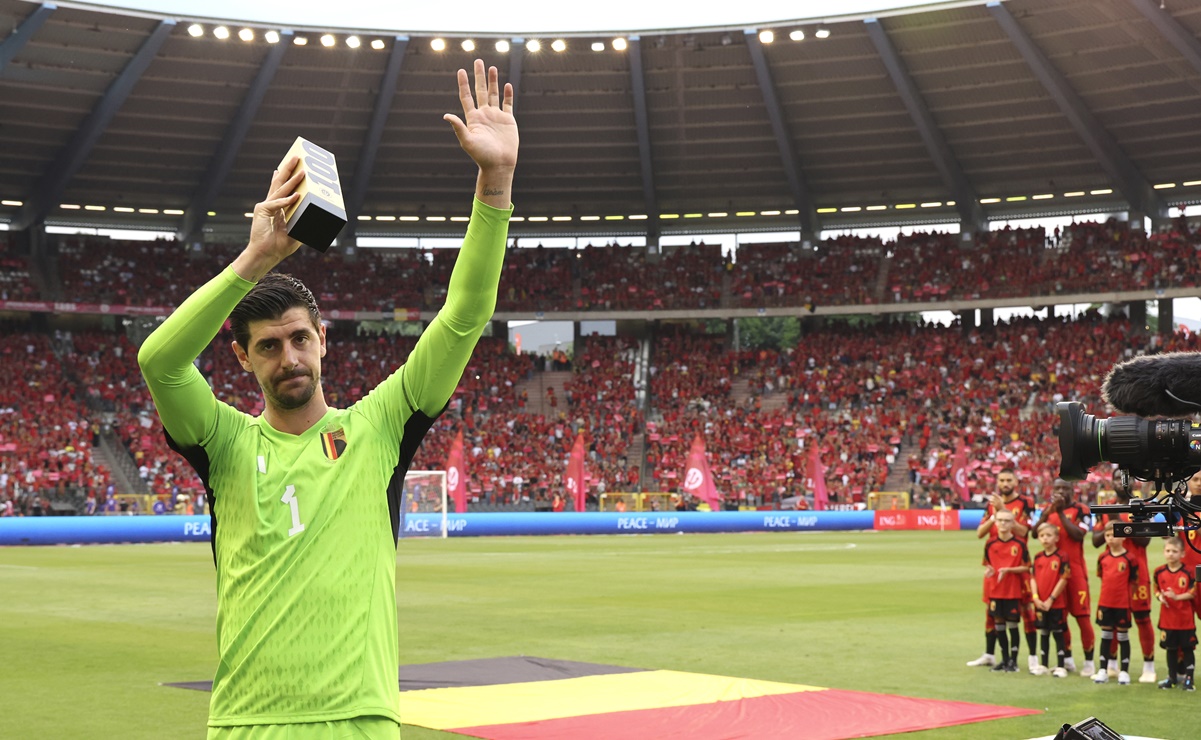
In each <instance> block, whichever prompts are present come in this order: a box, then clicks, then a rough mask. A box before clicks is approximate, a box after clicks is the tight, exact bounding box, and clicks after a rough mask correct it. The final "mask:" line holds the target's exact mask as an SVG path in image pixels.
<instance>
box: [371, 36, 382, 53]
mask: <svg viewBox="0 0 1201 740" xmlns="http://www.w3.org/2000/svg"><path fill="white" fill-rule="evenodd" d="M371 48H372V49H375V50H376V51H379V50H380V49H383V48H384V40H383V39H375V40H374V41H372V42H371Z"/></svg>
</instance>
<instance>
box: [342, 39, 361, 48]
mask: <svg viewBox="0 0 1201 740" xmlns="http://www.w3.org/2000/svg"><path fill="white" fill-rule="evenodd" d="M346 45H347V46H349V47H350V48H352V49H357V48H359V47H360V46H362V45H363V42H362V41H360V40H359V37H358V36H347V37H346Z"/></svg>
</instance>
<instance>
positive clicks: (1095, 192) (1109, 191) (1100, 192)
mask: <svg viewBox="0 0 1201 740" xmlns="http://www.w3.org/2000/svg"><path fill="white" fill-rule="evenodd" d="M1112 193H1113V189H1112V188H1100V189H1099V190H1090V191H1088V194H1089V195H1110V194H1112Z"/></svg>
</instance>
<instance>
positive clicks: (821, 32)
mask: <svg viewBox="0 0 1201 740" xmlns="http://www.w3.org/2000/svg"><path fill="white" fill-rule="evenodd" d="M813 35H814V36H816V37H817V38H819V39H828V38H830V29H828V28H819V29H817V32H816V33H814V34H813Z"/></svg>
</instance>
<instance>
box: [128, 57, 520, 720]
mask: <svg viewBox="0 0 1201 740" xmlns="http://www.w3.org/2000/svg"><path fill="white" fill-rule="evenodd" d="M474 73H475V96H474V98H473V96H472V89H471V86H470V85H469V81H468V75H467V73H466V72H465V71H464V70H459V73H458V87H459V98H460V101H461V102H462V105H463V118H462V119H460V118H458V117H457V116H454V115H447V116H445V119H446V120H447V121H448V122H449V123H450V124H451V126H452V128H453V129H454V132H455V135H456V136H457V137H458V139H459V143H460V144H461V145H462V147H463V149H464V151H466V152H467V154H469V155H470V156H471V158H472V159H473V160H474V161H475V163H476V165H478V167H479V179H478V181H477V184H476V191H475V206H474V209H473V211H472V215H471V223H470V224H469V225H468V227H467V235H466V237H465V238H464V240H463V247H462V250H461V251H460V253H459V259H458V261H457V263H456V264H455V268H454V272H453V274H452V275H451V278H450V286H449V288H448V292H447V297H446V305H445V306H444V307H443V309H442V310H441V311H440V312H439V313H438V316H437V317H436V318H435V319H434V320H433V322H431V323H430V325H429V327H428V328H427V329H426V330H425V332H424V334H422V336H421V338H420V340H419V341H418V342H417V346H416V347H415V348H414V349H413V352H412V354H411V355H410V356H409V358H408V360H407V361H406V362H405V364H404V365H402V366H401V367H400V368H398V369H397V370H396V371H394V372H393V373H392V375H391V376H389V377H388V378H387V379H386V380H384V381H383V382H382V383H380V384H379V386H378V387H376V388H375V389H374V390H372V391H371V393H370V394H368V395H367V396H366V397H365V398H363V399H362V400H361V401H359V402H358V403H355V404H354V405H353V406H351V407H350V408H347V409H335V408H330V407H329V406H328V405H327V404H326V402H325V396H324V394H323V393H322V389H321V358H322V357H324V356H325V350H326V343H325V327H324V326H323V325H322V324H321V320H320V313H319V312H318V309H317V305H316V302H315V301H314V299H313V294H312V293H311V292H309V290H308V289H307V288H306V287H305V286H304V285H302V284H301V283H300V282H299V281H298V280H295V279H293V278H291V277H288V276H286V275H278V274H270V275H269V274H268V273H269V272H270V271H271V270H272V269H273V268H274V267H275V266H276V265H278V264H279V263H280V262H281V261H282V260H283V259H284V258H286V257H287V256H289V255H290V254H292V253H293V252H295V251H296V249H297V248H298V247H299V243H298V242H296V241H295V240H293V239H291V238H290V237H289V236H288V235H287V233H286V225H285V223H284V220H283V217H282V212H283V210H284V209H285V208H286V207H287V206H289V205H291V204H292V203H294V202H295V200H296V198H297V196H296V194H295V192H294V191H295V189H296V187H297V185H298V184H299V182H300V180H301V178H302V177H303V173H301V172H296V173H295V174H294V173H293V170H294V169H295V164H296V163H295V160H292V161H289V162H287V163H285V164H284V165H283V166H282V167H281V169H280V170H277V171H276V172H275V174H274V176H273V177H272V179H271V189H270V191H269V193H268V195H267V198H266V199H265V200H264V201H263V202H262V203H259V204H257V205H256V206H255V208H254V219H253V221H252V225H251V229H250V240H249V243H248V244H247V246H246V249H245V250H244V251H243V252H242V253H241V255H239V256H238V257H237V258H236V259H235V260H234V261H233V263H232V264H231V265H230V266H229V267H227V268H225V270H224V271H222V272H221V274H220V275H218V276H217V277H216V278H214V279H213V280H211V281H210V282H209V283H207V284H206V285H204V286H203V287H201V288H200V289H199V290H197V291H196V292H195V293H194V294H193V295H192V296H191V297H189V298H188V299H187V300H186V301H184V303H183V304H182V305H181V306H180V307H179V309H178V310H176V311H175V313H173V314H172V315H171V317H170V318H168V319H167V320H166V321H164V322H163V324H162V325H161V326H160V327H159V328H158V329H157V330H156V331H155V332H154V333H153V334H152V335H151V336H150V337H149V338H148V339H147V340H146V343H145V344H144V345H143V346H142V348H141V350H140V351H139V353H138V363H139V365H140V366H141V368H142V374H143V375H144V376H145V378H146V384H147V386H149V388H150V392H151V395H152V396H153V397H154V403H155V406H156V407H157V409H158V413H159V416H160V417H161V419H162V422H163V427H164V429H165V431H166V435H167V441H168V443H169V444H170V445H171V447H172V448H173V449H175V450H176V451H178V452H179V453H180V454H182V455H183V456H184V457H185V458H186V459H187V460H188V462H189V463H191V464H192V466H193V467H194V468H195V469H196V472H197V473H198V474H199V476H200V478H201V479H202V481H203V482H204V486H205V489H206V491H207V494H208V500H209V509H210V511H211V512H212V536H213V558H214V561H215V562H216V566H217V646H218V651H219V662H218V664H217V672H216V676H215V678H214V680H213V695H212V702H211V705H210V708H209V720H208V737H209V738H210V739H212V738H222V739H225V738H229V739H237V738H256V739H257V738H266V739H274V738H288V739H289V740H297V739H300V740H307V739H308V738H314V739H315V738H322V739H325V738H331V739H332V738H372V739H374V738H393V739H395V738H398V737H399V735H400V721H401V715H400V708H399V705H400V697H399V691H398V687H397V667H398V664H399V654H398V647H397V618H396V538H397V535H398V532H397V526H398V522H399V514H400V503H401V501H400V490H401V483H402V482H403V480H404V475H405V471H406V469H407V468H408V466H409V463H410V462H411V460H412V459H413V454H414V452H416V450H417V446H418V445H419V444H420V443H421V440H422V437H424V435H425V434H426V432H427V431H428V430H429V428H430V426H431V425H432V424H433V422H434V419H435V418H437V416H438V415H439V414H440V413H442V411H443V410H444V409H445V407H446V405H447V403H448V402H449V400H450V397H451V394H452V393H453V392H454V389H455V386H456V385H458V382H459V379H460V377H461V376H462V373H463V370H464V368H465V367H466V365H467V361H468V359H469V358H470V357H471V353H472V350H473V349H474V347H475V344H476V341H477V340H478V339H479V337H480V334H481V333H482V331H483V329H484V326H485V325H486V324H487V322H488V320H489V319H490V318H491V316H492V312H493V310H494V308H495V305H496V292H497V284H498V282H499V280H500V272H501V263H502V261H503V259H504V252H505V241H506V236H507V233H508V221H509V215H510V214H511V212H512V205H511V202H510V197H511V195H512V194H511V192H510V191H511V187H512V183H513V170H514V167H515V166H516V163H517V146H518V136H517V123H516V121H515V120H514V118H513V113H512V111H513V88H512V86H511V85H505V87H504V91H503V95H502V93H501V90H500V89H499V85H498V82H497V73H496V68H494V67H493V68H490V69H488V70H487V71H485V69H484V63H483V62H482V61H478V60H477V61H476V62H475V69H474ZM226 318H228V319H229V320H230V323H231V325H232V328H233V334H234V342H233V351H234V353H235V354H236V355H237V359H238V361H239V362H240V363H241V365H242V367H243V368H244V369H245V370H247V371H248V372H252V373H254V375H255V378H256V379H257V380H258V382H259V385H260V386H261V387H262V390H263V396H264V401H265V404H264V406H265V407H264V410H263V413H262V415H261V416H259V417H252V416H249V415H248V414H245V413H242V412H240V411H238V410H236V409H234V408H233V407H231V406H229V405H227V404H225V403H222V402H220V401H218V400H217V399H216V398H215V397H214V396H213V393H212V391H211V390H210V388H209V386H208V384H207V383H206V382H205V381H204V379H203V378H202V377H201V375H200V372H199V371H198V370H197V369H196V368H195V367H194V366H193V364H192V362H193V360H194V359H195V358H196V357H197V356H198V355H199V354H200V353H201V352H202V351H203V350H204V349H205V347H207V346H208V344H209V343H210V342H211V341H212V339H213V337H215V336H216V334H217V332H218V330H220V328H221V326H222V324H223V323H224V322H225V320H226Z"/></svg>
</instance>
